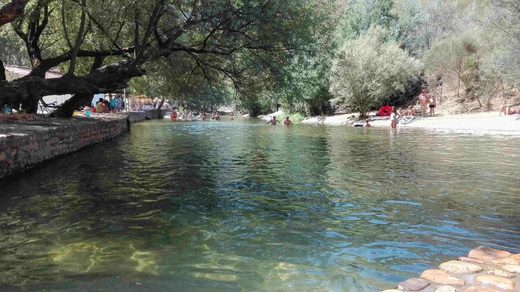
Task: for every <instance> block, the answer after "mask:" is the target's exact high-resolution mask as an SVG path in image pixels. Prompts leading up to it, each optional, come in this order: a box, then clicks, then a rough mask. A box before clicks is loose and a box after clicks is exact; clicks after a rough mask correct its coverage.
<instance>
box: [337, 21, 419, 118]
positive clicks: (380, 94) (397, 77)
mask: <svg viewBox="0 0 520 292" xmlns="http://www.w3.org/2000/svg"><path fill="white" fill-rule="evenodd" d="M387 39H388V32H387V31H385V30H383V29H382V28H379V27H375V28H372V29H370V30H369V31H368V33H367V34H366V35H363V36H361V37H360V38H359V39H356V40H354V41H351V42H349V43H348V44H347V45H346V47H345V48H344V49H343V50H342V51H341V53H340V54H339V56H338V59H337V61H336V62H335V64H334V66H333V69H332V77H331V92H332V93H333V94H334V95H335V96H336V101H337V102H339V103H341V104H345V105H347V106H349V107H351V108H352V109H353V110H356V111H359V112H361V113H362V114H365V113H366V112H367V111H368V110H369V109H370V108H372V107H375V106H379V105H381V104H382V102H383V101H384V100H385V98H387V97H389V96H395V95H397V94H398V93H399V92H403V91H405V90H406V88H407V87H408V86H409V85H410V84H411V83H414V82H415V81H416V80H417V78H418V75H419V72H420V70H421V65H420V63H419V61H417V60H416V59H414V58H413V57H410V56H409V55H408V54H407V53H406V52H405V51H403V50H402V49H400V48H399V46H398V45H397V44H396V43H395V42H393V41H385V40H387Z"/></svg>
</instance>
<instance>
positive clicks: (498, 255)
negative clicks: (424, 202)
mask: <svg viewBox="0 0 520 292" xmlns="http://www.w3.org/2000/svg"><path fill="white" fill-rule="evenodd" d="M510 256H511V253H510V252H507V251H503V250H498V249H494V248H489V247H483V246H481V247H478V248H476V249H474V250H471V251H470V252H469V255H468V257H469V258H474V259H478V260H483V261H488V260H496V259H502V258H506V257H510Z"/></svg>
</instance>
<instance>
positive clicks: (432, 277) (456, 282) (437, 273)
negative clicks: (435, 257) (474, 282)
mask: <svg viewBox="0 0 520 292" xmlns="http://www.w3.org/2000/svg"><path fill="white" fill-rule="evenodd" d="M421 278H423V279H426V280H429V281H432V282H435V283H439V284H444V285H453V286H464V284H465V282H464V281H463V280H461V279H459V278H455V277H452V276H450V275H449V274H448V273H446V272H445V271H443V270H438V269H432V270H426V271H424V272H423V273H422V274H421Z"/></svg>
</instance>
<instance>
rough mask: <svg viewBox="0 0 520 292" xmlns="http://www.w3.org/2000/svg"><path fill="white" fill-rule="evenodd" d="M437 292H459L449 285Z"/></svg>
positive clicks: (436, 291) (438, 289)
mask: <svg viewBox="0 0 520 292" xmlns="http://www.w3.org/2000/svg"><path fill="white" fill-rule="evenodd" d="M435 292H457V288H455V287H453V286H449V285H444V286H441V287H439V288H437V290H435Z"/></svg>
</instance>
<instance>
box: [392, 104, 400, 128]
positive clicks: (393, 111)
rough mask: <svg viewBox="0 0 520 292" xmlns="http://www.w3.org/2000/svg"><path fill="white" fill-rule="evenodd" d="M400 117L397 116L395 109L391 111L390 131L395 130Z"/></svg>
mask: <svg viewBox="0 0 520 292" xmlns="http://www.w3.org/2000/svg"><path fill="white" fill-rule="evenodd" d="M400 117H401V116H400V115H399V113H398V112H397V110H396V109H395V107H394V108H393V109H392V114H390V127H391V128H392V129H395V128H397V124H398V123H399V118H400Z"/></svg>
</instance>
